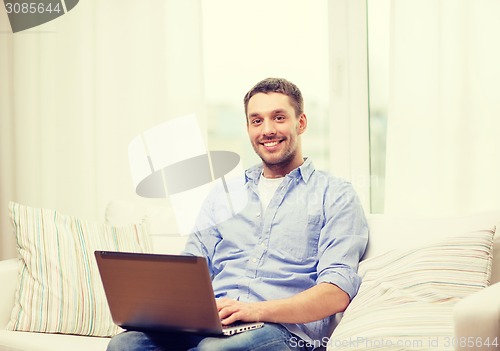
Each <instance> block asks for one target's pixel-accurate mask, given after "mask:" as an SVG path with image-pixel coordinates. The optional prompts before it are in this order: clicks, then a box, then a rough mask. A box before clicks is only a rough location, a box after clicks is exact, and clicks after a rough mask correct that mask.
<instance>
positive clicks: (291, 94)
mask: <svg viewBox="0 0 500 351" xmlns="http://www.w3.org/2000/svg"><path fill="white" fill-rule="evenodd" d="M257 93H264V94H268V93H280V94H284V95H286V96H288V98H289V99H290V103H291V104H292V106H293V107H294V109H295V113H296V115H297V117H299V116H300V115H301V114H302V113H303V112H304V99H303V98H302V93H301V92H300V89H299V88H298V87H297V86H296V85H295V84H293V83H292V82H290V81H288V80H286V79H284V78H266V79H264V80H261V81H260V82H258V83H257V84H255V86H254V87H253V88H252V89H250V91H249V92H248V93H246V95H245V98H244V99H243V103H244V105H245V116H246V115H247V113H248V101H250V98H251V97H252V96H254V95H255V94H257Z"/></svg>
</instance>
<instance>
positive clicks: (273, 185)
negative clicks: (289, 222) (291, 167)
mask: <svg viewBox="0 0 500 351" xmlns="http://www.w3.org/2000/svg"><path fill="white" fill-rule="evenodd" d="M283 178H284V177H280V178H266V177H264V175H263V174H261V175H260V179H259V185H258V189H259V195H260V202H261V203H262V209H263V210H264V211H265V210H266V208H267V206H268V205H269V202H271V199H272V198H273V195H274V193H275V192H276V189H278V187H279V186H280V184H281V183H282V182H283Z"/></svg>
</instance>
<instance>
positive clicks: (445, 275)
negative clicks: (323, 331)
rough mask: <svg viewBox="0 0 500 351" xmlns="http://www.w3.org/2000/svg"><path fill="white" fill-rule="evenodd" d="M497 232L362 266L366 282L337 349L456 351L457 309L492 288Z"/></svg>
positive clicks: (336, 339)
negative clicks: (471, 296)
mask: <svg viewBox="0 0 500 351" xmlns="http://www.w3.org/2000/svg"><path fill="white" fill-rule="evenodd" d="M494 234H495V233H494V230H482V231H475V232H471V233H467V234H465V235H463V236H458V237H453V238H449V239H447V240H443V241H440V242H438V243H433V244H428V245H426V246H422V247H420V248H417V249H411V250H393V251H389V252H387V253H385V254H382V255H380V256H376V257H373V258H369V259H367V260H366V261H363V262H361V264H360V266H359V272H360V274H361V276H362V277H363V283H362V284H361V287H360V289H359V292H358V294H357V296H356V297H355V298H354V299H353V300H352V302H351V304H350V305H349V307H348V308H347V310H346V311H345V313H344V316H343V317H342V320H341V322H340V324H339V325H338V326H337V328H336V329H335V331H334V332H333V335H332V337H331V338H330V340H329V344H328V345H329V348H330V349H332V350H336V351H337V350H373V349H383V350H431V349H434V350H440V351H442V350H453V349H454V346H455V340H454V339H453V320H452V309H453V307H454V305H455V303H456V302H457V301H459V300H460V299H462V298H463V297H465V296H467V295H469V294H472V293H474V292H476V291H478V290H480V289H482V288H484V287H486V286H487V285H488V284H489V278H490V274H491V264H492V247H493V236H494Z"/></svg>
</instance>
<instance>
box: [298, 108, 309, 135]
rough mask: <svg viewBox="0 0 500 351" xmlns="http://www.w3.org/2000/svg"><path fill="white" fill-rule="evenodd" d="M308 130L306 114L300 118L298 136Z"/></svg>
mask: <svg viewBox="0 0 500 351" xmlns="http://www.w3.org/2000/svg"><path fill="white" fill-rule="evenodd" d="M306 129H307V116H306V114H305V113H303V114H301V115H300V116H299V123H298V125H297V134H299V135H300V134H302V133H304V132H305V131H306Z"/></svg>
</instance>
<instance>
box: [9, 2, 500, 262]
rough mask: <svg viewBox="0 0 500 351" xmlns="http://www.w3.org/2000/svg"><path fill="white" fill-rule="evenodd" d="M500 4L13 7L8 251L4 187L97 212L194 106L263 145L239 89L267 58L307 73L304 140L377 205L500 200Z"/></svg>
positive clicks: (230, 132)
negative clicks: (30, 21)
mask: <svg viewBox="0 0 500 351" xmlns="http://www.w3.org/2000/svg"><path fill="white" fill-rule="evenodd" d="M499 16H500V3H499V2H498V1H495V0H482V1H474V0H453V1H452V0H317V1H314V2H306V1H300V0H275V1H273V2H269V1H264V0H258V1H252V2H250V3H249V2H245V1H242V0H211V1H204V0H184V1H175V0H167V1H161V2H160V1H152V0H151V1H141V2H137V1H128V0H120V1H118V0H111V1H97V0H81V1H80V2H79V3H78V5H77V6H76V7H75V8H74V9H72V10H71V11H69V12H68V13H67V14H65V15H64V16H61V17H60V18H57V19H55V20H53V21H50V22H48V23H45V24H43V25H41V26H38V27H34V28H31V29H29V30H26V31H22V32H17V33H12V30H11V27H10V24H9V20H8V18H7V13H6V11H5V8H0V259H4V258H9V257H14V256H15V255H16V248H15V241H14V236H13V234H12V229H11V224H10V219H9V216H8V203H9V201H17V202H20V203H23V204H25V205H28V206H32V207H46V208H53V209H57V210H60V211H61V212H63V213H65V214H70V215H74V216H78V217H80V218H86V219H89V220H97V221H102V220H103V216H104V210H105V207H106V205H107V203H108V202H109V201H110V200H112V199H117V200H136V201H145V200H144V199H140V198H139V197H138V196H137V195H135V193H134V189H133V185H132V182H131V179H130V171H129V165H128V159H127V157H128V156H127V147H128V143H129V142H130V141H131V140H132V138H134V137H135V136H137V135H139V134H140V133H141V132H143V131H144V130H146V129H148V128H151V127H154V126H155V125H158V124H159V123H161V122H163V121H165V120H168V119H170V118H174V117H176V116H180V115H183V114H186V113H192V112H194V113H196V114H197V116H198V118H199V121H200V124H201V125H202V128H203V131H204V134H205V137H206V143H207V146H208V147H209V148H210V149H222V150H232V151H235V152H238V153H239V154H240V155H241V156H242V161H243V164H244V166H250V165H251V164H253V163H255V162H258V159H257V158H256V157H255V156H254V155H253V150H252V149H251V147H250V144H249V142H248V138H247V136H246V130H245V123H244V121H245V120H244V112H243V106H242V98H243V95H244V93H245V92H246V91H247V90H248V89H249V88H250V87H251V86H252V85H253V84H255V83H256V82H257V81H259V80H260V79H262V78H265V77H268V76H281V77H285V78H288V79H289V80H291V81H293V82H295V83H296V84H297V85H298V86H299V87H300V88H301V90H302V92H303V94H304V97H305V101H306V113H307V115H308V118H309V126H308V131H307V133H306V134H305V136H304V140H303V143H304V151H305V154H306V155H307V156H310V157H311V158H312V159H313V161H314V163H315V165H316V166H317V167H318V168H321V169H325V170H328V171H330V172H331V173H334V174H336V175H339V176H342V177H345V178H347V179H349V180H350V181H351V182H352V183H353V184H354V186H355V188H356V190H357V191H358V193H359V194H360V197H361V199H362V201H363V205H364V207H365V211H366V212H373V213H386V214H401V213H410V212H411V213H419V214H422V215H462V214H469V213H475V212H479V211H486V210H492V209H498V208H500V185H499V181H498V179H500V164H499V161H498V160H499V158H498V150H500V138H499V137H498V133H499V131H500V119H499V118H498V116H499V115H500V89H498V82H499V81H500V67H499V65H498V64H497V63H498V62H500V47H499V45H498V44H497V41H498V36H499V34H500V23H499V22H498V21H497V19H498V18H499ZM189 137H190V136H189V135H185V142H186V143H189ZM179 147H182V145H179ZM166 152H175V151H174V150H166ZM162 201H165V202H168V199H165V200H162Z"/></svg>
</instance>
